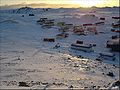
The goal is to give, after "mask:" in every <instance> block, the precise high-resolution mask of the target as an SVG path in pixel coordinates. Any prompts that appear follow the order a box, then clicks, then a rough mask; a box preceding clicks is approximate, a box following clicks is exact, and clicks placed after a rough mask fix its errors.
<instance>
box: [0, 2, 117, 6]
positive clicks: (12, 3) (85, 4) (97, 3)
mask: <svg viewBox="0 0 120 90" xmlns="http://www.w3.org/2000/svg"><path fill="white" fill-rule="evenodd" d="M39 3H40V4H42V3H43V4H50V5H51V7H54V6H55V5H63V4H64V5H69V7H92V6H96V7H105V6H108V7H112V6H119V0H1V1H0V6H4V5H15V4H39ZM52 5H53V6H52ZM36 7H39V6H36Z"/></svg>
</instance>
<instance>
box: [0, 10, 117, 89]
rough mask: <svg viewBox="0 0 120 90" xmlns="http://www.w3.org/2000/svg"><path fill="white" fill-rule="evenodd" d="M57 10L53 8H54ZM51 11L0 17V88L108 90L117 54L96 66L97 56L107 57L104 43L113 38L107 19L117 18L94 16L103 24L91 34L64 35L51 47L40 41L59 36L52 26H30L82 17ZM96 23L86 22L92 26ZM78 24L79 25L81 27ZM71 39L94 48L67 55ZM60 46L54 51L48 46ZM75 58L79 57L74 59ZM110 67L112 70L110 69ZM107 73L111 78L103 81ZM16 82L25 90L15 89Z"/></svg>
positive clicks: (79, 21) (77, 22)
mask: <svg viewBox="0 0 120 90" xmlns="http://www.w3.org/2000/svg"><path fill="white" fill-rule="evenodd" d="M58 10H59V9H58ZM58 10H56V9H55V10H54V9H52V10H51V12H50V11H48V12H40V13H36V14H35V16H29V15H28V14H24V17H22V15H23V14H20V13H19V14H18V13H9V12H5V13H0V68H1V73H0V80H1V83H0V87H1V88H5V89H6V88H11V89H12V88H20V89H22V88H27V89H30V88H36V89H47V88H72V87H73V88H87V87H88V88H99V87H100V88H108V87H109V86H110V85H111V84H112V83H113V82H114V81H116V80H118V79H119V53H118V52H112V53H114V54H115V55H116V60H115V61H108V60H105V61H103V62H99V61H96V60H95V59H96V58H97V57H98V55H99V53H100V52H110V50H109V49H108V48H106V42H107V40H109V39H110V37H111V36H113V35H116V33H113V32H111V29H110V28H111V23H112V16H118V15H119V13H117V12H114V13H112V11H108V12H105V11H103V12H102V11H100V12H96V13H94V14H95V15H96V16H97V17H105V18H106V20H105V25H101V26H97V31H98V32H103V33H99V34H97V35H94V34H89V35H86V36H84V35H75V34H73V32H71V31H69V32H68V33H69V36H68V37H67V38H64V39H55V42H43V38H46V37H53V38H56V35H57V34H59V33H60V31H59V30H58V28H57V27H52V28H49V29H47V28H46V29H43V28H41V25H38V24H37V23H36V21H37V20H39V19H40V17H47V18H49V19H55V22H59V21H64V22H66V23H68V24H71V23H72V24H74V25H80V24H84V23H85V22H86V21H85V20H84V19H81V17H83V15H85V14H87V13H88V12H83V11H82V12H81V11H80V10H78V9H77V10H72V9H71V10H69V11H67V12H66V10H65V11H62V10H61V9H60V11H58ZM96 21H97V19H95V20H94V19H92V22H96ZM83 22H84V23H83ZM76 40H83V41H84V43H86V44H89V43H96V45H97V46H96V47H94V52H91V53H87V52H82V51H76V50H72V49H71V48H70V45H71V44H72V43H75V41H76ZM57 43H60V47H59V48H57V49H54V48H53V47H54V46H55V45H56V44H57ZM76 55H81V56H82V57H83V58H76V57H75V56H76ZM113 64H114V65H115V66H114V65H113ZM109 72H113V73H114V75H115V76H114V77H110V76H107V75H106V74H108V73H109ZM19 82H26V83H27V84H28V86H29V87H19Z"/></svg>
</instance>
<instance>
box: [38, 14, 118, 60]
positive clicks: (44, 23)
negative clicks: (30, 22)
mask: <svg viewBox="0 0 120 90" xmlns="http://www.w3.org/2000/svg"><path fill="white" fill-rule="evenodd" d="M86 16H87V17H90V18H91V17H92V18H94V17H95V18H96V16H95V15H94V14H87V15H86ZM112 19H113V23H112V24H111V27H112V29H111V32H114V33H120V30H119V28H120V17H112ZM105 20H106V18H104V17H100V18H99V22H96V23H84V24H82V25H73V24H69V23H66V22H57V23H56V22H55V20H54V19H48V18H40V19H39V20H38V21H37V23H38V24H40V25H41V27H42V28H51V27H53V26H57V27H59V28H58V30H59V32H60V33H59V34H57V35H56V39H58V38H59V39H62V38H67V37H68V36H69V33H67V32H68V31H71V32H73V34H76V35H88V34H94V35H97V34H99V32H98V31H97V28H96V27H97V26H99V25H104V24H105ZM119 40H120V37H119V36H118V35H116V36H112V38H110V40H108V41H107V42H106V48H110V49H111V50H112V51H118V52H119V51H120V49H119V45H120V44H119ZM43 41H47V42H55V38H44V40H43ZM95 46H96V44H84V43H83V41H80V40H77V41H76V42H75V43H72V44H71V49H75V50H80V51H84V52H94V49H93V47H95ZM114 56H115V55H114V54H112V53H100V56H99V57H98V59H99V60H101V59H103V58H104V57H107V58H108V57H109V58H111V59H112V60H115V58H114ZM107 58H105V59H107Z"/></svg>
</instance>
